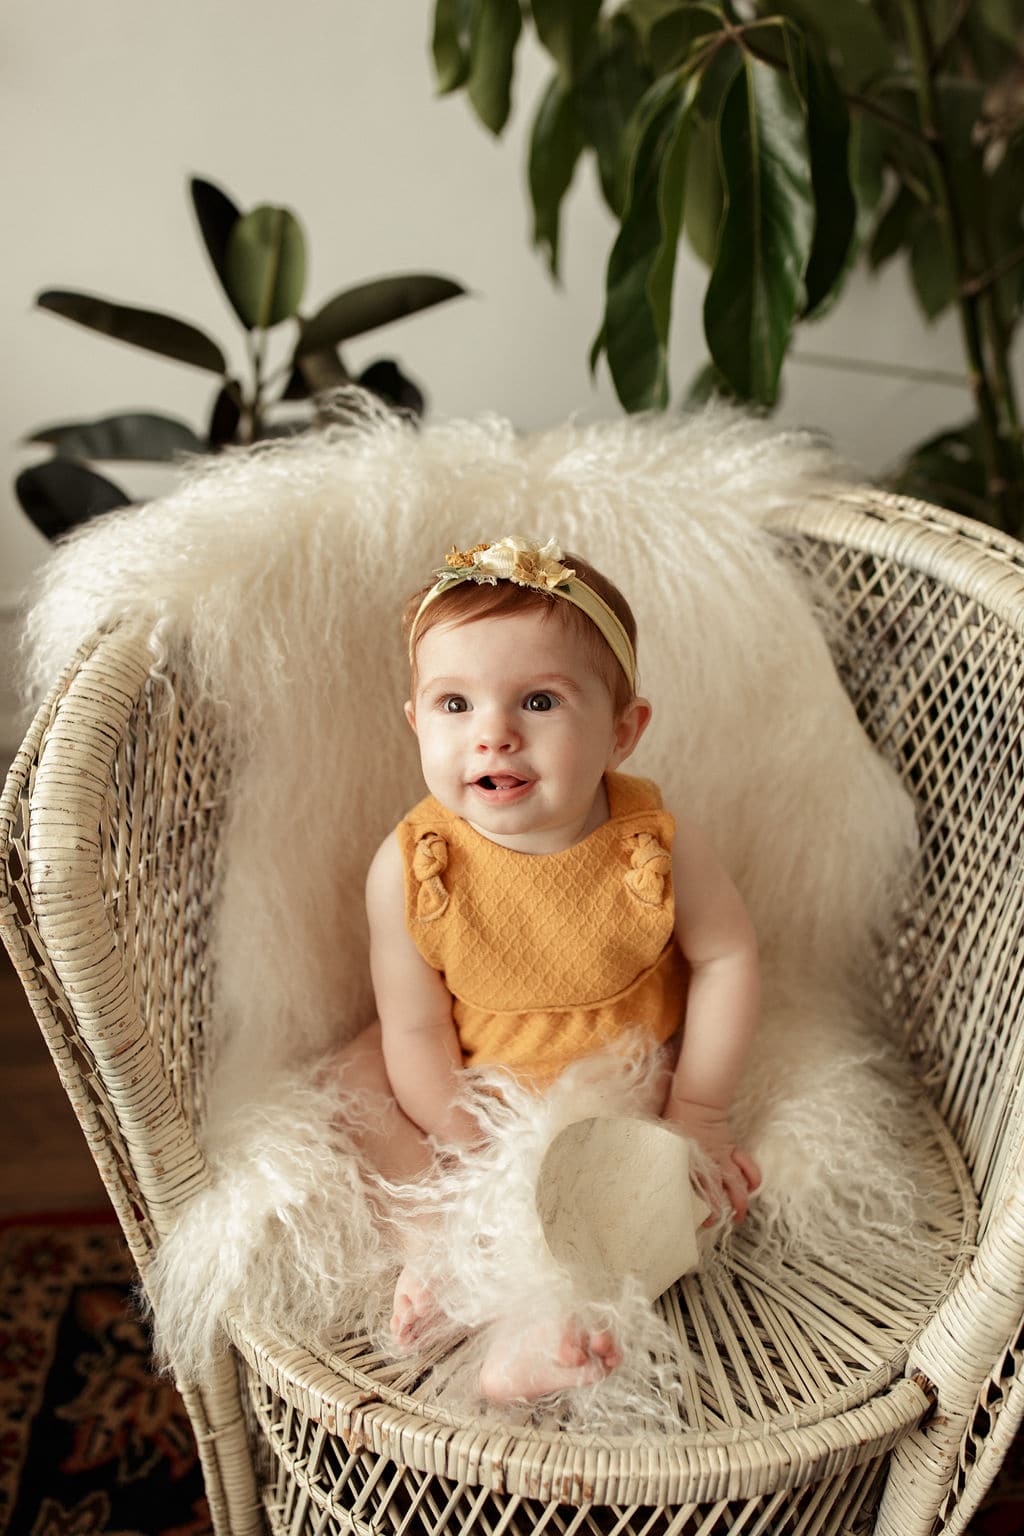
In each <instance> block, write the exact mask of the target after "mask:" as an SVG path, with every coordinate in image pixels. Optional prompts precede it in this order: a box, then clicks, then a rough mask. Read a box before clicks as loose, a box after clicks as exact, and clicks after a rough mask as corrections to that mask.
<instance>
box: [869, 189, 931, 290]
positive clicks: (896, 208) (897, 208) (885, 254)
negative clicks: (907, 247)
mask: <svg viewBox="0 0 1024 1536" xmlns="http://www.w3.org/2000/svg"><path fill="white" fill-rule="evenodd" d="M920 206H921V205H920V203H919V202H918V201H917V199H916V197H914V195H913V193H911V192H910V191H909V190H908V189H907V188H906V187H903V186H898V187H897V188H896V191H895V192H894V194H893V195H892V197H891V198H890V200H889V203H888V206H887V207H886V209H885V211H884V213H883V214H882V217H881V218H880V219H879V221H878V224H877V226H876V228H875V232H874V234H873V235H872V237H871V242H870V244H869V246H868V265H869V267H871V269H872V271H875V272H877V271H878V269H879V267H882V266H884V265H885V263H886V262H887V261H890V260H891V259H892V257H893V256H895V255H896V252H897V251H898V250H900V249H901V248H902V247H903V245H904V243H905V242H906V241H908V240H909V238H910V226H911V224H912V223H913V221H914V217H915V215H916V213H917V210H918V208H919V207H920Z"/></svg>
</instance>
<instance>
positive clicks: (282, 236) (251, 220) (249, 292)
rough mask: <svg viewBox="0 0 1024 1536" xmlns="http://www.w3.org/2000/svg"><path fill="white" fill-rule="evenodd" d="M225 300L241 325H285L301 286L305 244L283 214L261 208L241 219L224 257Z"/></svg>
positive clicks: (283, 211)
mask: <svg viewBox="0 0 1024 1536" xmlns="http://www.w3.org/2000/svg"><path fill="white" fill-rule="evenodd" d="M224 276H225V281H226V284H227V290H228V294H229V296H230V298H231V302H232V304H233V305H234V306H235V308H236V309H237V311H238V313H239V315H240V316H241V318H242V320H243V322H244V323H245V324H246V325H247V326H249V327H250V329H253V330H262V331H265V330H269V329H270V328H271V327H272V326H275V325H279V324H280V323H281V321H282V320H290V319H291V317H292V316H293V315H294V314H295V313H296V311H297V310H298V307H299V304H300V303H301V302H302V292H303V289H304V288H305V286H306V241H305V236H304V235H303V233H302V226H301V225H300V223H299V221H298V219H297V218H296V217H295V215H294V214H293V213H291V212H290V211H289V209H287V208H275V207H272V206H271V205H270V204H269V203H261V204H260V205H259V207H257V208H253V209H252V210H251V211H250V212H249V213H246V214H243V215H242V217H241V218H240V219H239V220H238V222H237V223H236V224H235V225H234V227H233V228H232V230H231V234H230V235H229V236H228V243H227V249H226V251H225V255H224Z"/></svg>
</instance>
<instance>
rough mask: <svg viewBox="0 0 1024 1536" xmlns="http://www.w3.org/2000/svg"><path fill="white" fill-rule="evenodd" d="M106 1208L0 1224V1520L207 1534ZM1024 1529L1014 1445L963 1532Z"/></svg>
mask: <svg viewBox="0 0 1024 1536" xmlns="http://www.w3.org/2000/svg"><path fill="white" fill-rule="evenodd" d="M133 1276H134V1271H133V1268H132V1263H131V1259H130V1258H129V1256H128V1252H127V1249H126V1248H125V1246H124V1243H123V1241H122V1239H121V1234H120V1230H119V1229H118V1227H117V1226H116V1225H115V1223H114V1219H113V1215H112V1213H111V1214H109V1215H108V1214H107V1213H102V1214H98V1215H94V1216H91V1217H90V1216H88V1215H84V1214H82V1213H75V1214H73V1215H69V1216H66V1217H60V1216H56V1217H54V1216H37V1217H31V1218H25V1219H18V1220H16V1221H11V1222H6V1223H0V1532H3V1533H5V1536H213V1527H212V1525H211V1524H210V1517H209V1510H208V1508H207V1504H206V1499H205V1497H204V1494H203V1482H202V1474H201V1472H200V1468H199V1458H198V1455H197V1453H196V1447H195V1442H194V1440H193V1438H192V1431H191V1427H190V1425H189V1422H188V1417H187V1415H186V1413H185V1410H184V1408H183V1407H182V1404H181V1400H180V1399H179V1397H178V1395H177V1393H176V1392H175V1391H174V1388H173V1387H172V1386H171V1384H170V1383H169V1382H168V1381H166V1380H165V1379H163V1378H157V1377H154V1376H152V1375H151V1374H150V1372H149V1339H148V1337H147V1334H146V1330H145V1328H144V1327H143V1326H142V1324H141V1323H140V1321H139V1319H138V1316H137V1314H136V1312H135V1310H134V1308H133V1305H132V1300H131V1287H132V1280H133ZM1021 1532H1024V1444H1022V1437H1018V1440H1017V1442H1016V1444H1015V1446H1014V1450H1013V1453H1012V1454H1011V1455H1010V1457H1009V1458H1008V1459H1007V1462H1006V1464H1005V1466H1004V1467H1003V1470H1002V1472H1001V1474H1000V1476H999V1478H998V1480H997V1482H996V1484H995V1486H994V1487H993V1489H992V1490H991V1492H990V1494H989V1497H988V1499H987V1500H986V1501H985V1506H984V1508H983V1509H982V1510H980V1511H979V1513H978V1514H977V1515H976V1516H975V1518H974V1520H973V1521H972V1522H971V1526H970V1533H969V1536H1021Z"/></svg>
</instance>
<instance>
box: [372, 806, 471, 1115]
mask: <svg viewBox="0 0 1024 1536" xmlns="http://www.w3.org/2000/svg"><path fill="white" fill-rule="evenodd" d="M366 915H367V918H368V920H369V924H370V974H371V976H372V978H373V990H374V994H375V996H376V999H377V1011H378V1014H379V1016H380V1023H381V1040H382V1044H383V1048H384V1065H385V1067H386V1068H387V1074H388V1079H389V1081H390V1083H391V1090H392V1092H393V1093H394V1095H395V1098H396V1099H397V1101H398V1103H399V1105H400V1106H401V1108H402V1110H403V1111H404V1113H405V1114H406V1115H407V1116H408V1117H409V1119H410V1120H412V1121H413V1122H414V1124H416V1125H418V1126H419V1127H420V1129H421V1130H422V1131H424V1132H425V1133H426V1134H427V1135H428V1136H436V1137H437V1139H438V1140H439V1141H442V1142H453V1141H470V1140H472V1139H473V1137H474V1134H475V1125H474V1123H473V1121H472V1119H471V1117H470V1116H469V1115H467V1114H466V1113H465V1112H464V1111H462V1110H458V1109H455V1108H454V1107H453V1099H454V1097H455V1089H456V1085H457V1081H458V1073H459V1072H460V1071H461V1070H462V1053H461V1052H460V1050H459V1041H458V1036H457V1035H456V1032H455V1024H454V1022H453V1020H452V999H451V993H450V992H449V991H448V988H447V987H446V986H445V984H444V980H443V978H442V977H441V976H440V974H439V973H438V972H437V971H435V970H433V969H432V967H431V966H429V965H428V964H427V962H426V961H425V960H424V958H423V956H422V955H421V954H420V952H419V950H418V949H417V948H416V946H415V944H414V943H413V941H412V938H411V937H410V935H409V931H408V929H407V928H406V925H405V886H404V875H403V869H402V854H401V850H400V848H399V846H398V837H397V835H396V834H395V833H394V832H393V833H392V834H391V836H390V837H388V838H386V839H385V841H384V842H383V843H382V844H381V846H380V848H379V849H378V850H377V853H376V855H375V857H374V860H373V863H372V864H371V865H370V871H369V874H368V875H367V877H366Z"/></svg>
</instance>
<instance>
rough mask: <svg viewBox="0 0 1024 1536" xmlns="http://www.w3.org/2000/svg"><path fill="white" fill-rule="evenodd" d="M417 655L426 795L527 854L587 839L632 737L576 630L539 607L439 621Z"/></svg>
mask: <svg viewBox="0 0 1024 1536" xmlns="http://www.w3.org/2000/svg"><path fill="white" fill-rule="evenodd" d="M416 661H417V671H418V681H417V689H416V696H415V698H414V699H411V700H410V701H409V703H408V704H407V705H406V714H407V716H408V718H409V722H410V724H411V725H412V727H413V729H414V730H415V732H416V735H417V737H418V740H419V747H420V761H421V763H422V766H423V777H424V778H425V780H426V782H427V788H428V789H429V790H430V792H431V794H432V795H434V796H435V798H436V799H438V800H440V801H441V803H442V804H443V805H445V806H446V807H447V808H448V809H449V810H451V811H454V812H455V813H456V815H459V816H462V817H464V819H465V820H466V821H468V822H470V823H471V825H473V826H474V827H476V829H477V830H478V831H479V832H482V833H483V834H484V836H485V837H489V838H490V839H491V840H492V841H493V842H499V843H504V844H506V845H507V846H509V847H512V848H517V849H520V850H521V851H522V852H525V853H544V852H555V851H557V850H558V849H559V848H563V847H568V846H569V845H570V844H571V843H573V842H575V841H577V840H578V838H579V837H580V836H582V835H584V833H585V832H586V831H587V830H589V826H588V820H589V819H590V818H591V816H592V813H593V810H594V806H595V802H596V800H597V797H598V795H599V793H600V790H601V780H602V776H603V774H604V773H605V771H606V770H607V769H609V768H614V767H616V766H617V765H618V763H619V762H621V761H622V760H623V758H624V757H625V756H626V755H627V754H628V752H629V751H630V750H631V749H632V746H633V744H634V741H635V739H636V735H637V734H638V733H635V732H634V731H633V729H632V725H630V726H629V727H628V728H627V729H625V730H624V728H623V725H622V723H621V721H617V720H616V718H615V714H614V711H613V706H612V700H611V695H610V693H609V690H608V686H607V684H606V683H605V682H604V680H603V679H602V678H601V677H599V676H598V675H597V673H596V672H595V671H594V668H593V661H592V658H591V656H590V654H589V653H588V651H587V649H586V647H585V645H584V644H583V642H582V641H581V639H580V638H579V636H577V635H575V634H573V633H572V632H571V631H567V630H565V629H563V627H562V626H561V625H560V624H559V623H558V622H557V620H556V619H555V618H554V617H547V618H545V616H544V615H543V614H541V613H536V612H527V613H520V614H505V615H501V616H496V617H493V618H483V619H476V620H473V621H472V622H471V623H469V624H462V625H458V626H455V625H447V624H438V625H436V626H435V627H434V628H433V629H430V630H428V631H427V633H426V634H425V635H424V636H423V638H422V640H420V642H419V644H418V646H417V651H416ZM645 719H646V716H645ZM626 736H628V738H629V739H628V744H627V742H626V740H625V738H626Z"/></svg>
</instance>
